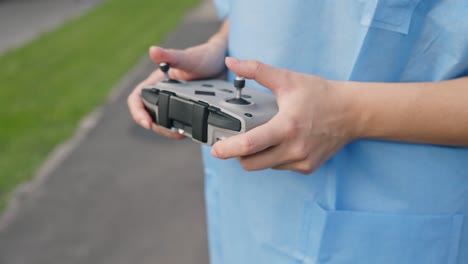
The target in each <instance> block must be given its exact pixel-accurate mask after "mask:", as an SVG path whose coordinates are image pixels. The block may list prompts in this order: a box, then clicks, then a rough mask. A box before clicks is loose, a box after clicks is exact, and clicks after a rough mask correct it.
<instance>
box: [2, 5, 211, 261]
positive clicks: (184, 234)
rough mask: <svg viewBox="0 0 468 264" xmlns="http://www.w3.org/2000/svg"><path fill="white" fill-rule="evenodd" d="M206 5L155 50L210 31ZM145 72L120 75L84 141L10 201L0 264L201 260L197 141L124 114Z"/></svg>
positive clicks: (144, 68)
mask: <svg viewBox="0 0 468 264" xmlns="http://www.w3.org/2000/svg"><path fill="white" fill-rule="evenodd" d="M205 7H206V8H202V9H200V10H198V11H197V12H195V13H193V14H192V15H190V16H189V17H188V18H187V19H186V20H185V21H184V22H183V23H182V24H181V25H180V26H179V28H178V29H177V30H176V32H175V33H174V34H173V35H172V36H170V37H169V38H168V39H167V40H166V42H165V43H164V45H165V46H171V47H176V48H181V47H186V46H189V45H193V44H195V43H200V42H202V41H204V40H205V39H206V38H207V37H208V36H209V35H210V34H211V33H212V32H214V31H215V30H216V29H217V27H218V26H219V25H218V22H217V21H216V19H215V18H214V16H213V11H212V9H211V8H210V6H207V5H205ZM153 67H154V66H153V65H152V64H151V63H150V62H149V61H148V60H143V61H142V62H141V64H140V65H139V66H137V67H136V68H135V70H134V71H133V72H131V73H129V75H128V76H127V77H126V78H125V79H124V80H123V81H122V83H121V84H120V85H119V87H117V88H116V91H120V92H117V93H115V94H114V96H113V99H112V100H110V102H108V103H107V104H106V105H105V106H104V107H103V108H102V109H101V111H99V112H97V113H98V114H97V115H96V116H98V119H97V121H98V122H97V125H96V126H91V127H92V128H91V129H90V130H89V131H88V132H87V134H86V136H85V137H84V140H81V139H80V135H78V136H77V137H76V138H75V139H76V140H75V141H76V142H78V144H77V147H75V148H72V150H71V151H70V153H68V154H67V155H66V156H65V157H63V156H61V157H60V158H59V159H58V160H59V161H60V162H59V163H58V165H57V166H52V167H50V166H49V169H48V170H49V171H48V172H42V176H41V179H39V180H38V179H36V182H35V183H33V184H32V185H31V186H27V187H28V188H25V189H24V192H23V193H20V194H19V195H17V197H16V199H15V201H16V202H15V204H16V206H15V207H14V208H13V209H14V210H9V211H8V212H7V214H6V215H4V219H3V222H2V223H1V225H0V263H1V264H33V263H34V264H55V263H57V264H62V263H67V264H78V263H80V264H81V263H83V264H84V263H86V264H107V263H109V264H111V263H112V264H120V263H122V264H124V263H125V264H128V263H132V264H133V263H151V264H154V263H164V264H170V263H177V264H180V263H191V264H198V263H200V264H201V263H208V253H207V245H206V244H207V243H206V234H205V233H206V228H205V211H204V203H203V199H204V198H203V176H202V174H203V173H202V165H201V157H200V150H199V146H198V144H196V143H193V142H192V141H187V140H186V141H177V142H175V141H171V140H167V139H164V138H161V137H158V136H155V135H154V134H152V133H149V132H147V131H145V130H143V129H141V128H139V127H137V126H136V125H134V124H133V123H132V121H131V118H130V116H129V113H128V110H127V108H126V95H127V94H128V93H129V92H130V90H131V88H132V87H133V86H134V85H135V84H136V83H137V82H138V81H139V80H141V79H142V78H144V76H146V75H147V74H148V72H149V71H150V70H151V69H153ZM100 115H101V118H99V116H100ZM76 142H75V143H76ZM72 145H73V144H72ZM65 152H66V151H65ZM45 171H47V170H45Z"/></svg>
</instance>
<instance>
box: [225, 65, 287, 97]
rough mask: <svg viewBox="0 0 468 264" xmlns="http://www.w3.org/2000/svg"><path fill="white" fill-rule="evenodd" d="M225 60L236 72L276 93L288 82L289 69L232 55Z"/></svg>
mask: <svg viewBox="0 0 468 264" xmlns="http://www.w3.org/2000/svg"><path fill="white" fill-rule="evenodd" d="M225 62H226V66H227V67H228V68H229V69H230V70H231V71H232V72H233V73H234V74H236V75H238V76H241V77H245V78H247V79H253V80H255V81H256V82H258V83H259V84H261V85H263V86H265V87H266V88H268V89H270V90H271V91H272V92H273V93H274V94H275V95H277V92H278V90H279V89H280V88H281V87H282V86H284V85H285V84H287V78H288V71H287V70H283V69H278V68H274V67H272V66H270V65H267V64H264V63H262V62H259V61H255V60H238V59H235V58H232V57H227V58H226V61H225Z"/></svg>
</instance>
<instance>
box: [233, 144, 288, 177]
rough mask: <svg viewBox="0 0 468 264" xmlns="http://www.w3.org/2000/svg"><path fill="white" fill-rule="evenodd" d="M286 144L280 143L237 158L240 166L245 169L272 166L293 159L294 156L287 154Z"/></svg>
mask: <svg viewBox="0 0 468 264" xmlns="http://www.w3.org/2000/svg"><path fill="white" fill-rule="evenodd" d="M286 148H287V145H285V144H281V145H278V146H275V147H271V148H268V149H266V150H264V151H260V152H257V153H255V154H253V155H249V156H244V157H240V158H239V162H240V164H241V165H242V167H243V168H244V169H245V170H247V171H252V170H263V169H268V168H273V167H276V166H280V165H283V164H286V163H290V162H292V161H293V158H294V157H291V156H290V155H287V151H286Z"/></svg>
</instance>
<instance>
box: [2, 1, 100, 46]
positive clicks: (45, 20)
mask: <svg viewBox="0 0 468 264" xmlns="http://www.w3.org/2000/svg"><path fill="white" fill-rule="evenodd" d="M102 1H103V0H0V54H2V53H4V52H6V51H7V50H9V49H11V48H14V47H17V46H19V45H21V44H24V43H26V42H28V41H30V40H32V39H34V38H35V37H37V36H38V35H40V34H41V33H43V32H45V31H49V30H51V29H53V28H55V27H56V26H58V25H60V24H61V23H63V22H64V21H66V20H68V19H72V18H73V17H76V16H78V15H80V14H82V13H83V12H84V11H86V10H87V9H88V8H90V7H93V6H94V5H95V4H98V3H101V2H102Z"/></svg>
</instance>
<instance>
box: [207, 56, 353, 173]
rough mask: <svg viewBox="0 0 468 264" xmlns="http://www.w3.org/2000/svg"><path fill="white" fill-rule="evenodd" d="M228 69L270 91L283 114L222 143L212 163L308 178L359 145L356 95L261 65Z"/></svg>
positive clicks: (236, 64)
mask: <svg viewBox="0 0 468 264" xmlns="http://www.w3.org/2000/svg"><path fill="white" fill-rule="evenodd" d="M226 65H227V67H228V68H229V69H230V70H231V71H232V72H234V73H235V74H236V75H238V76H243V77H245V78H248V79H254V80H255V81H257V82H258V83H259V84H261V85H263V86H265V87H267V88H268V89H270V90H271V91H272V92H273V94H274V95H275V96H276V100H277V103H278V108H279V111H278V114H276V115H275V116H274V117H273V118H272V119H271V120H270V121H269V122H267V123H266V124H263V125H261V126H258V127H256V128H254V129H252V130H250V131H248V132H246V133H244V134H239V135H236V136H232V137H229V138H227V139H224V140H222V141H218V142H217V143H216V144H214V145H213V147H212V149H211V154H212V155H213V156H214V157H217V158H221V159H228V158H234V157H235V158H238V159H239V161H240V163H241V165H242V167H243V168H244V169H245V170H249V171H250V170H261V169H266V168H273V169H278V170H293V171H297V172H299V173H302V174H309V173H311V172H313V171H315V170H316V169H317V168H319V167H320V165H321V164H323V163H324V162H325V161H327V160H328V159H329V158H331V157H332V156H333V155H334V154H335V153H336V152H337V151H338V150H340V149H341V148H342V147H343V146H344V145H346V144H347V143H348V142H350V141H351V140H353V139H355V133H354V128H353V125H354V122H353V119H354V118H355V117H356V116H357V115H355V110H356V109H355V106H354V105H353V100H351V98H352V95H353V93H352V91H349V90H348V89H343V88H337V87H336V86H335V85H334V82H331V81H327V80H325V79H322V78H319V77H316V76H312V75H306V74H300V73H296V72H291V71H287V70H283V69H277V68H273V67H271V66H269V65H266V64H263V63H261V62H258V61H247V60H244V61H239V60H237V59H234V58H227V59H226Z"/></svg>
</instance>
